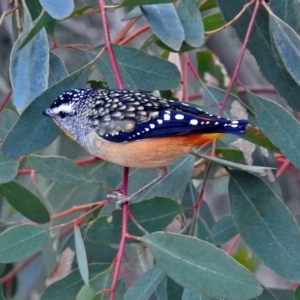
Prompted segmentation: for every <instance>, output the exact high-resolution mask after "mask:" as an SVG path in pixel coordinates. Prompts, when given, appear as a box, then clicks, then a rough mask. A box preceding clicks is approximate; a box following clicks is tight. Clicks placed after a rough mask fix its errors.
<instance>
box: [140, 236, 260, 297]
mask: <svg viewBox="0 0 300 300" xmlns="http://www.w3.org/2000/svg"><path fill="white" fill-rule="evenodd" d="M140 240H141V241H143V242H144V243H145V244H146V245H147V246H148V247H149V249H150V251H151V252H152V254H153V255H154V258H155V259H156V261H157V263H158V264H159V265H160V266H161V267H162V268H163V269H164V270H165V271H166V273H167V274H168V275H169V276H170V277H171V278H172V279H174V280H175V281H176V282H177V283H179V284H180V285H182V286H183V287H185V288H187V289H190V290H192V291H194V292H196V293H199V294H203V295H205V296H208V297H223V298H230V299H239V300H242V299H251V298H254V297H256V296H258V295H260V294H261V293H262V287H261V286H260V284H259V283H258V282H257V280H256V279H255V278H254V276H253V275H252V274H251V273H250V272H249V271H248V270H247V269H246V268H244V267H243V266H241V265H240V264H238V263H237V262H236V261H234V260H233V259H232V258H231V257H230V256H228V255H227V254H226V253H225V252H223V251H222V250H220V249H218V248H217V247H215V246H213V245H211V244H209V243H207V242H204V241H201V240H198V239H196V238H193V237H189V236H183V235H180V234H172V233H162V232H156V233H153V234H149V235H146V236H144V237H142V238H140Z"/></svg>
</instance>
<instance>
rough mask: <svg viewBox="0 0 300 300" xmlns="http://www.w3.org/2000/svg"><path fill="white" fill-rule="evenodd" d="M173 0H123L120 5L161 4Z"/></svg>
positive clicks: (172, 0) (173, 0)
mask: <svg viewBox="0 0 300 300" xmlns="http://www.w3.org/2000/svg"><path fill="white" fill-rule="evenodd" d="M171 2H175V0H123V1H122V3H121V5H122V6H140V5H144V4H162V3H171Z"/></svg>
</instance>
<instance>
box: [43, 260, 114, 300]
mask: <svg viewBox="0 0 300 300" xmlns="http://www.w3.org/2000/svg"><path fill="white" fill-rule="evenodd" d="M108 267H109V264H91V265H89V274H90V278H91V277H94V276H95V275H97V274H99V273H100V272H103V271H104V270H105V269H107V268H108ZM83 284H84V282H83V280H82V277H81V275H80V272H79V270H78V269H76V270H74V271H72V272H71V273H70V274H69V275H67V276H66V277H64V278H63V279H61V280H58V281H56V282H54V283H52V284H51V285H49V286H48V287H47V288H46V289H45V291H44V292H43V294H42V295H41V300H74V299H75V297H76V295H77V294H78V293H79V291H80V289H81V288H82V286H83Z"/></svg>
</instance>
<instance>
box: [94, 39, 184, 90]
mask: <svg viewBox="0 0 300 300" xmlns="http://www.w3.org/2000/svg"><path fill="white" fill-rule="evenodd" d="M97 49H98V48H97ZM113 49H114V53H115V56H116V59H117V62H118V65H119V68H120V72H121V76H122V79H123V81H124V84H125V86H126V88H127V89H133V90H144V91H153V90H168V89H173V88H176V87H177V86H178V84H179V83H180V73H179V71H178V69H177V67H176V66H175V65H174V64H172V63H170V62H169V61H167V60H165V59H162V58H159V57H156V56H153V55H149V54H148V53H147V52H145V51H141V50H139V49H136V48H132V47H127V46H126V47H125V46H117V45H114V47H113ZM94 56H95V55H94V54H93V57H94ZM96 66H97V68H98V69H99V71H100V72H101V73H102V74H104V76H105V78H106V80H107V82H108V85H109V87H110V88H111V89H113V88H117V83H116V81H115V77H114V74H113V72H112V69H111V66H110V61H109V57H108V54H107V52H105V53H104V54H103V55H101V57H100V58H99V59H98V60H97V62H96Z"/></svg>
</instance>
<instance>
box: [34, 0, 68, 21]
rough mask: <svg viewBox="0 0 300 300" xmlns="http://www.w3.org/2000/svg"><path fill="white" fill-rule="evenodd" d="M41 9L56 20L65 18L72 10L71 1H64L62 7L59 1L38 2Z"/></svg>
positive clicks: (45, 0)
mask: <svg viewBox="0 0 300 300" xmlns="http://www.w3.org/2000/svg"><path fill="white" fill-rule="evenodd" d="M39 1H40V3H41V5H42V7H43V9H44V10H45V11H46V12H47V13H48V14H49V15H50V16H51V17H52V18H53V19H56V20H62V19H65V18H67V17H68V16H69V15H70V14H71V13H72V12H73V10H74V2H73V0H64V3H63V5H62V4H61V0H39Z"/></svg>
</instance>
